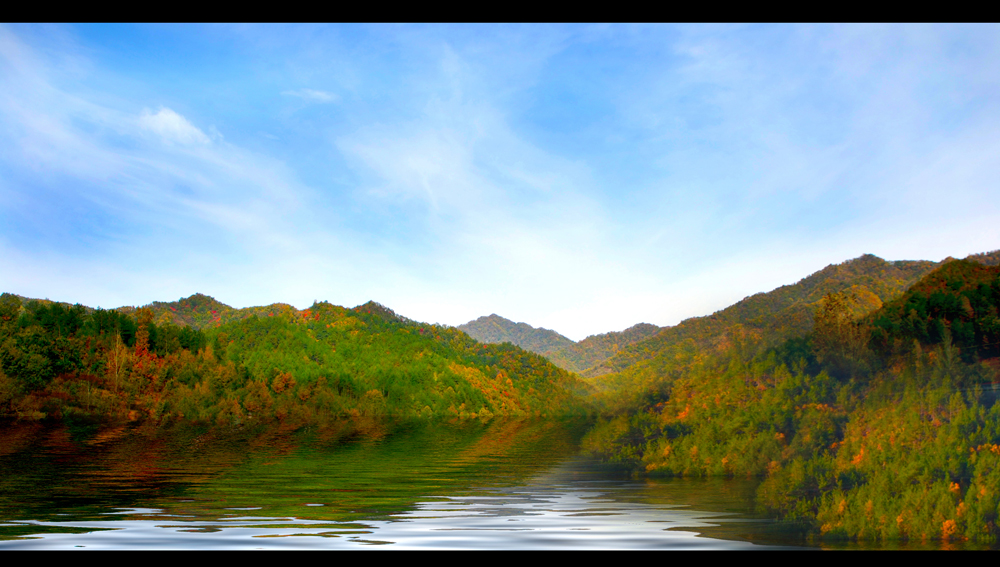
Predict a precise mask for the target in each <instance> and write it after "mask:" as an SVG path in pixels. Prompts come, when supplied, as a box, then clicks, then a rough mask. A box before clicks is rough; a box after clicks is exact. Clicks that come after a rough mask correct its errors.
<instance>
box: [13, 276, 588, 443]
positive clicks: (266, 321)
mask: <svg viewBox="0 0 1000 567" xmlns="http://www.w3.org/2000/svg"><path fill="white" fill-rule="evenodd" d="M178 303H179V304H180V309H177V312H179V314H178V315H177V316H176V317H177V319H172V318H170V317H163V316H162V315H163V313H165V312H166V311H165V310H164V307H165V309H166V310H170V307H171V305H170V304H157V305H156V308H157V309H159V310H160V312H161V317H160V320H159V321H157V320H156V311H154V308H151V307H144V308H139V309H121V310H101V309H98V310H92V309H87V308H84V307H83V306H79V305H77V306H72V307H69V306H67V305H66V304H61V303H55V302H51V301H27V302H22V298H19V297H17V296H13V295H11V294H4V295H3V296H2V298H0V419H18V420H69V421H81V420H83V421H87V422H93V423H107V422H144V423H151V424H167V423H172V422H195V423H210V424H216V425H226V426H240V427H243V426H246V425H250V424H266V423H280V424H282V425H283V426H286V427H292V428H295V427H300V426H304V425H310V424H317V423H319V424H327V425H330V424H335V423H353V424H355V425H356V424H357V423H360V422H365V423H375V422H379V421H380V420H385V419H415V418H419V419H480V420H488V419H492V418H493V417H496V416H509V417H542V416H550V417H551V416H558V415H568V414H580V413H581V412H584V411H585V410H584V408H583V405H582V403H581V401H580V399H579V397H578V394H582V393H585V392H586V391H587V388H588V386H587V385H586V384H584V383H583V382H581V381H580V380H579V379H577V378H576V377H574V376H573V375H571V374H570V373H568V372H566V371H565V370H562V369H560V368H558V367H556V366H554V365H552V364H551V363H549V362H548V361H547V360H545V359H544V358H542V357H540V356H538V355H535V354H533V353H530V352H526V351H524V350H522V349H520V348H517V347H514V346H512V345H483V344H480V343H477V342H476V341H474V340H472V339H471V338H469V337H468V336H467V335H466V334H464V333H462V332H460V331H457V330H455V329H452V328H447V327H439V326H433V325H426V324H423V323H418V322H415V321H410V320H408V319H406V318H403V317H400V316H397V315H396V314H395V313H393V312H392V311H391V310H389V309H387V308H385V307H382V306H380V305H378V304H375V303H368V304H365V305H362V306H359V307H356V308H354V309H345V308H343V307H337V306H333V305H330V304H328V303H317V304H315V305H313V306H312V307H310V308H309V309H305V310H302V311H299V310H296V309H294V308H291V307H288V306H283V305H280V304H278V305H276V306H275V305H272V306H270V307H267V308H261V309H259V310H256V311H255V310H253V309H251V310H233V309H231V308H227V306H225V305H222V304H220V303H218V302H215V301H214V300H212V299H211V298H207V297H205V296H200V295H197V296H192V297H191V298H188V299H187V300H182V301H181V302H178ZM170 311H171V312H172V313H176V312H174V311H172V310H170ZM227 318H228V319H227ZM174 320H180V321H181V322H185V323H188V325H187V326H179V325H177V324H175V323H174V322H173V321H174ZM227 320H228V322H226V321H227ZM199 326H201V327H203V328H198V327H199Z"/></svg>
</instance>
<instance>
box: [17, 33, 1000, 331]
mask: <svg viewBox="0 0 1000 567" xmlns="http://www.w3.org/2000/svg"><path fill="white" fill-rule="evenodd" d="M998 32H1000V29H998V27H997V26H993V25H948V26H932V25H839V26H837V25H810V26H793V25H704V26H693V25H681V26H667V25H520V26H510V25H444V26H441V25H419V26H408V25H335V26H319V25H235V26H227V25H200V26H189V25H152V26H129V25H77V26H72V25H57V26H51V25H45V26H37V25H6V26H2V27H0V264H2V266H3V268H2V269H0V290H2V291H10V292H14V293H18V294H21V295H26V296H30V297H48V298H50V299H55V300H60V301H69V302H80V303H83V304H86V305H91V306H101V307H116V306H119V305H142V304H146V303H149V302H151V301H154V300H162V301H171V300H175V299H178V298H181V297H186V296H188V295H190V294H192V293H195V292H201V293H205V294H208V295H212V296H213V297H215V298H217V299H218V300H220V301H222V302H224V303H227V304H229V305H233V306H235V307H245V306H251V305H264V304H269V303H273V302H286V303H291V304H292V305H295V306H296V307H299V308H303V307H306V306H308V305H310V304H311V303H312V302H313V300H328V301H330V302H331V303H334V304H338V305H345V306H348V307H350V306H354V305H357V304H360V303H363V302H365V301H368V300H369V299H373V300H375V301H378V302H380V303H382V304H384V305H387V306H389V307H391V308H393V309H394V310H396V311H397V312H398V313H400V314H403V315H405V316H407V317H410V318H412V319H417V320H421V321H428V322H440V323H445V324H451V325H458V324H462V323H464V322H466V321H469V320H471V319H474V318H476V317H479V316H481V315H488V314H490V313H497V314H499V315H502V316H504V317H507V318H510V319H513V320H515V321H524V322H527V323H529V324H531V325H534V326H536V327H538V326H541V327H546V328H550V329H554V330H556V331H559V332H561V333H563V334H565V335H566V336H568V337H570V338H572V339H574V340H579V339H582V338H584V337H585V336H587V335H590V334H594V333H602V332H607V331H613V330H622V329H624V328H626V327H629V326H631V325H633V324H635V323H639V322H648V323H654V324H657V325H672V324H676V323H678V322H679V321H681V320H683V319H685V318H687V317H691V316H698V315H706V314H709V313H711V312H713V311H716V310H718V309H721V308H724V307H726V306H728V305H730V304H732V303H734V302H736V301H739V300H740V299H742V298H743V297H745V296H748V295H751V294H753V293H757V292H761V291H769V290H771V289H774V288H775V287H778V286H781V285H784V284H789V283H794V282H795V281H797V280H799V279H801V278H803V277H805V276H807V275H809V274H810V273H812V272H814V271H816V270H819V269H822V268H823V267H824V266H826V265H828V264H831V263H840V262H843V261H845V260H848V259H850V258H855V257H857V256H860V255H861V254H865V253H872V254H876V255H878V256H880V257H882V258H885V259H888V260H903V259H929V260H940V259H942V258H944V257H946V256H949V255H950V256H954V257H963V256H965V255H968V254H970V253H976V252H983V251H989V250H994V249H997V248H1000V199H998V197H1000V33H998Z"/></svg>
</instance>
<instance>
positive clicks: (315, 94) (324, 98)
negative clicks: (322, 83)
mask: <svg viewBox="0 0 1000 567" xmlns="http://www.w3.org/2000/svg"><path fill="white" fill-rule="evenodd" d="M281 94H283V95H285V96H293V97H296V98H301V99H303V100H307V101H309V102H318V103H330V102H337V101H338V100H340V97H338V96H337V95H336V94H333V93H328V92H326V91H317V90H313V89H299V90H296V91H282V93H281Z"/></svg>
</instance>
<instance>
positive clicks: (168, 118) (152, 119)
mask: <svg viewBox="0 0 1000 567" xmlns="http://www.w3.org/2000/svg"><path fill="white" fill-rule="evenodd" d="M139 126H141V127H142V128H143V129H145V130H149V131H150V132H153V133H155V134H159V135H160V136H161V137H162V138H163V139H164V140H166V141H168V142H177V143H179V144H185V145H191V144H208V143H210V142H211V140H209V138H208V136H206V135H205V133H204V132H202V131H201V130H199V129H198V128H196V127H195V126H194V125H193V124H191V123H190V122H188V120H187V118H184V117H183V116H181V115H180V114H177V113H176V112H174V111H173V110H170V109H169V108H166V107H162V106H161V107H160V110H159V111H158V112H157V113H156V114H153V113H152V112H150V110H149V109H148V108H146V109H143V111H142V115H141V116H140V117H139Z"/></svg>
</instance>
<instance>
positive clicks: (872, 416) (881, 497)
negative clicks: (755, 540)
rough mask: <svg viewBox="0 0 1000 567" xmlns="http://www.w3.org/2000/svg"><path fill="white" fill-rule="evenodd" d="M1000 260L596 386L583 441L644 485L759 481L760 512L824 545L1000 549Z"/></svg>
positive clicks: (644, 366) (834, 298)
mask: <svg viewBox="0 0 1000 567" xmlns="http://www.w3.org/2000/svg"><path fill="white" fill-rule="evenodd" d="M993 256H996V254H995V253H994V255H993ZM986 260H987V261H990V260H991V258H990V257H987V258H986ZM993 263H994V265H992V266H988V265H985V264H982V263H979V262H975V261H971V260H954V261H946V262H944V263H942V264H941V265H939V266H938V267H937V268H936V269H935V270H934V271H932V272H930V273H928V274H926V275H925V276H923V277H922V278H921V279H919V280H918V281H917V282H915V283H914V284H913V285H911V286H909V287H908V288H907V289H906V290H905V291H904V292H903V293H901V294H898V295H897V296H896V297H894V298H887V299H888V301H886V302H885V303H884V304H882V305H879V306H878V307H877V308H876V309H872V308H871V306H872V305H873V303H874V304H875V305H878V304H877V303H875V302H873V301H871V299H870V298H867V297H865V296H864V295H862V294H860V293H858V292H857V288H856V287H855V286H853V285H852V286H849V287H847V288H845V289H843V290H842V291H832V292H827V293H826V294H825V295H824V296H823V297H822V298H821V300H820V301H819V302H818V304H817V305H816V306H815V310H814V313H813V317H812V319H813V325H811V326H810V330H809V331H808V332H806V333H799V334H794V333H788V332H785V331H784V330H783V329H779V330H778V331H777V332H769V331H768V330H767V329H766V328H765V329H764V330H763V331H762V330H761V328H760V327H756V326H751V325H743V324H740V323H733V324H732V325H731V326H729V327H728V328H725V329H724V330H722V331H721V332H719V333H718V334H717V335H716V336H715V337H714V339H715V340H713V341H703V342H700V343H699V341H697V340H696V338H694V337H688V338H687V339H686V340H684V341H683V342H680V343H678V344H675V345H671V348H669V349H663V350H662V351H661V352H658V353H657V354H656V357H655V358H656V361H657V362H656V364H655V365H651V364H648V363H644V362H642V361H640V362H639V363H636V366H641V368H640V369H638V370H636V369H630V368H626V369H625V371H624V372H621V373H619V374H612V375H608V376H604V377H602V378H600V379H598V380H601V381H604V382H605V384H604V391H603V392H602V393H601V394H599V396H600V397H601V398H602V410H601V411H602V415H601V418H600V420H599V422H598V424H597V426H595V427H594V429H592V430H591V432H590V433H589V434H588V437H587V439H586V440H585V444H586V446H587V447H588V449H589V450H590V451H592V452H593V453H595V454H597V455H600V456H601V457H602V458H603V459H605V460H606V461H607V462H609V463H613V464H615V465H617V466H620V467H623V468H627V469H630V470H633V471H637V472H641V473H643V474H649V475H654V476H656V475H663V476H705V475H721V476H741V477H758V478H762V479H763V482H762V483H761V485H760V487H759V489H758V493H757V501H758V504H759V505H760V506H761V508H762V509H763V510H765V511H768V512H770V513H773V514H776V515H778V516H781V517H783V518H786V519H787V520H789V521H793V522H796V523H797V524H799V525H800V526H801V527H803V528H804V529H806V530H809V531H810V532H812V533H814V534H816V535H819V536H822V537H826V538H861V539H870V540H905V539H917V540H928V539H943V540H952V539H968V540H974V541H981V542H989V543H995V542H996V541H997V538H998V536H1000V527H998V524H997V518H998V514H1000V405H998V404H997V403H996V402H997V397H998V388H997V386H998V383H1000V364H998V362H1000V359H998V355H1000V321H998V318H997V316H998V308H1000V267H997V266H996V265H995V262H993ZM793 320H794V319H793ZM646 360H649V359H646Z"/></svg>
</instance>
